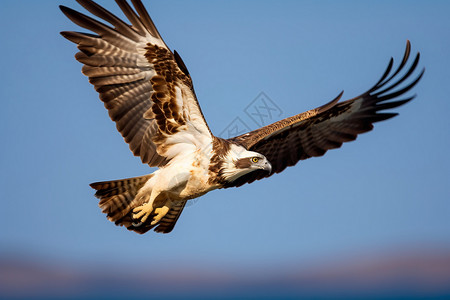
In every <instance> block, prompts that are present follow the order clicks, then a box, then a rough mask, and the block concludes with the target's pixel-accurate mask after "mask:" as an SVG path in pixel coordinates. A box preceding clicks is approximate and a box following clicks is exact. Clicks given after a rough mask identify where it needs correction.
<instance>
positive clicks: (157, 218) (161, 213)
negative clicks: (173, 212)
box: [151, 203, 170, 225]
mask: <svg viewBox="0 0 450 300" xmlns="http://www.w3.org/2000/svg"><path fill="white" fill-rule="evenodd" d="M169 210H170V206H168V204H167V203H166V205H164V206H163V207H158V208H157V209H155V213H156V216H154V217H153V221H152V223H151V225H155V224H157V223H158V222H159V221H161V219H162V218H164V216H165V215H166V214H167V213H168V212H169Z"/></svg>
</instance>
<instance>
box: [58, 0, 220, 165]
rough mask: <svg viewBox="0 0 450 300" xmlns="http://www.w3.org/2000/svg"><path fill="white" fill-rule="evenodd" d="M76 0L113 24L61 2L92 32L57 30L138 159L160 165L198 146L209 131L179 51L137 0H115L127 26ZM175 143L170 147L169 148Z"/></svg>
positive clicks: (72, 17)
mask: <svg viewBox="0 0 450 300" xmlns="http://www.w3.org/2000/svg"><path fill="white" fill-rule="evenodd" d="M78 2H79V3H80V4H81V5H82V6H83V7H84V8H86V9H87V10H88V11H89V12H91V13H92V14H93V15H95V16H97V17H99V18H101V19H103V20H104V21H106V22H108V23H110V24H111V25H112V26H113V27H111V26H109V25H106V24H104V23H101V22H99V21H97V20H94V19H92V18H90V17H88V16H86V15H84V14H82V13H79V12H77V11H75V10H72V9H70V8H67V7H64V6H60V8H61V10H62V11H63V13H64V14H65V15H66V16H67V17H68V18H69V19H70V20H72V21H73V22H74V23H75V24H77V25H79V26H81V27H83V28H86V29H88V30H91V31H92V32H94V33H95V34H89V33H79V32H67V31H65V32H61V34H62V35H63V36H64V37H65V38H67V39H68V40H70V41H72V42H74V43H76V44H77V45H78V49H79V50H80V52H78V53H77V54H76V56H75V58H76V59H77V60H78V61H80V62H81V63H83V64H84V66H83V68H82V72H83V74H85V75H86V76H88V77H89V82H90V83H92V84H93V85H94V87H95V89H96V91H97V92H99V94H100V99H101V100H102V101H103V102H104V104H105V107H106V108H107V109H108V112H109V116H110V117H111V119H112V120H113V121H114V122H116V126H117V129H118V130H119V132H120V133H121V134H122V136H123V137H124V139H125V141H126V142H127V143H128V144H129V145H130V149H131V151H132V152H133V154H134V155H136V156H140V157H141V160H142V162H143V163H147V164H149V165H150V166H162V165H164V164H166V163H167V162H168V161H169V160H170V159H171V158H172V157H174V156H176V155H177V154H178V153H180V151H183V148H182V147H176V145H182V144H184V145H186V144H189V145H192V144H195V146H196V147H199V148H201V147H203V146H204V145H205V143H206V144H207V143H210V142H211V140H212V134H211V132H210V130H209V128H208V125H207V124H206V121H205V118H204V117H203V114H202V112H201V109H200V106H199V104H198V102H197V99H196V96H195V93H194V88H193V85H192V80H191V77H190V75H189V73H188V71H187V69H186V67H185V65H184V63H183V62H182V60H181V58H180V56H179V55H178V54H177V53H176V52H175V54H173V53H172V52H171V51H170V49H169V48H168V47H167V45H166V44H165V43H164V41H163V40H162V38H161V36H160V34H159V33H158V30H157V29H156V27H155V25H154V24H153V22H152V20H151V18H150V16H149V15H148V13H147V11H146V9H145V8H144V6H143V5H142V3H141V2H140V1H139V0H132V3H133V5H134V8H135V10H136V11H134V10H133V8H132V7H131V6H130V5H129V4H128V3H127V2H126V1H125V0H117V1H116V2H117V3H118V5H119V6H120V8H121V9H122V11H123V13H124V14H125V16H126V17H127V18H128V20H129V21H130V22H131V24H132V25H128V24H126V23H125V22H123V21H122V20H121V19H119V18H117V17H116V16H115V15H113V14H112V13H110V12H109V11H107V10H106V9H104V8H103V7H101V6H100V5H98V4H96V3H95V2H93V1H91V0H78ZM173 146H175V147H173Z"/></svg>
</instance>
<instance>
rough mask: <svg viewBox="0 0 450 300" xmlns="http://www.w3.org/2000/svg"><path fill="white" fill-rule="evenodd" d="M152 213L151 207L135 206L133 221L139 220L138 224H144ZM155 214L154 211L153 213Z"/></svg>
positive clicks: (148, 205) (147, 205)
mask: <svg viewBox="0 0 450 300" xmlns="http://www.w3.org/2000/svg"><path fill="white" fill-rule="evenodd" d="M152 211H153V205H152V204H151V203H146V204H144V205H141V206H137V207H135V208H134V209H133V219H137V220H139V219H141V220H140V222H141V223H144V222H145V221H147V218H148V217H149V216H150V214H151V213H152ZM155 212H156V211H155Z"/></svg>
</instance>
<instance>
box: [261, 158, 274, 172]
mask: <svg viewBox="0 0 450 300" xmlns="http://www.w3.org/2000/svg"><path fill="white" fill-rule="evenodd" d="M262 169H263V170H264V171H267V172H269V173H271V172H272V165H271V164H270V162H268V161H266V162H265V163H264V166H263V168H262Z"/></svg>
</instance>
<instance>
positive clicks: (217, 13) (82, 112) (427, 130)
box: [0, 1, 450, 271]
mask: <svg viewBox="0 0 450 300" xmlns="http://www.w3.org/2000/svg"><path fill="white" fill-rule="evenodd" d="M99 2H100V3H102V4H104V5H105V6H106V7H107V8H108V9H110V10H111V11H112V12H115V13H119V10H118V8H117V6H116V5H115V3H112V1H111V2H109V1H99ZM144 2H145V4H146V6H147V8H148V10H149V12H150V14H151V16H152V18H153V20H154V22H155V24H156V25H157V27H158V29H159V31H160V33H161V34H162V36H163V37H164V39H165V41H166V43H167V44H168V45H169V47H171V49H172V50H173V49H176V50H177V51H178V52H179V53H180V54H181V56H182V57H183V60H184V62H185V63H186V65H187V67H188V69H189V71H190V73H191V76H192V78H193V80H194V85H195V89H196V93H197V96H198V98H199V101H200V104H201V106H202V109H203V112H204V114H205V116H206V119H207V121H208V123H209V126H210V127H211V129H212V131H213V132H214V133H215V134H219V133H220V132H222V131H223V130H224V129H225V128H226V127H227V126H228V125H229V123H230V122H231V121H233V120H234V119H235V118H236V117H239V118H241V120H243V121H244V122H245V123H246V124H248V126H249V127H251V128H252V129H255V128H256V125H255V124H254V123H252V120H251V119H250V118H249V117H248V116H247V115H246V114H245V112H244V109H245V108H246V106H247V105H248V104H250V103H251V102H252V101H253V100H254V99H255V97H257V96H258V94H259V93H260V92H264V93H265V94H266V95H267V96H268V97H269V98H270V99H271V100H272V101H273V102H275V103H276V104H277V106H278V107H279V108H280V109H281V110H282V115H281V117H279V118H284V117H288V116H290V115H293V114H297V113H300V112H303V111H305V110H307V109H311V108H315V107H317V106H320V105H322V104H324V103H325V102H328V101H329V100H331V99H332V98H334V97H335V96H336V95H337V94H338V93H339V92H340V91H341V90H344V91H345V92H344V97H343V98H344V99H348V98H351V97H354V96H357V95H359V94H360V93H362V92H364V91H366V90H367V89H368V88H370V87H371V86H372V85H373V84H374V83H375V82H376V81H377V80H378V79H379V77H380V76H381V75H382V73H383V72H384V70H385V68H386V66H387V63H388V61H389V58H390V57H391V56H393V57H394V59H395V62H399V61H400V59H401V57H402V55H403V52H404V48H405V44H406V40H407V39H409V40H410V41H411V44H412V53H413V54H415V53H416V52H417V51H420V52H421V61H420V66H419V68H422V67H425V68H426V72H425V75H424V77H423V79H422V80H421V81H420V82H419V84H418V85H417V86H416V87H415V88H414V89H413V91H412V92H410V94H411V95H412V94H417V98H416V99H415V100H414V101H412V102H411V103H408V104H407V105H405V106H403V107H400V108H398V109H397V110H396V111H398V112H400V116H399V117H396V118H394V119H391V120H389V121H386V122H382V123H378V124H376V126H375V130H374V131H372V132H370V133H367V134H364V135H361V136H359V137H358V139H357V140H356V141H355V142H351V143H347V144H345V145H344V146H343V147H342V148H341V149H338V150H332V151H329V152H328V153H327V154H326V155H325V156H324V157H321V158H313V159H309V160H307V161H302V162H300V163H299V164H297V166H295V167H291V168H289V169H287V170H285V171H284V172H283V173H281V174H277V175H275V176H273V177H271V178H269V179H265V180H263V181H259V182H256V183H253V184H251V185H246V186H243V187H240V188H238V189H236V188H234V189H227V190H218V191H213V192H211V193H209V194H207V195H205V196H203V197H201V198H200V199H198V201H196V202H195V203H193V205H191V206H189V207H187V208H186V209H185V211H184V212H183V214H182V216H181V218H180V219H179V221H178V223H177V225H176V227H175V230H174V231H173V232H172V233H170V234H168V235H161V234H156V233H154V232H150V233H148V234H145V235H138V234H135V233H133V232H128V231H127V230H125V229H124V228H120V227H116V226H115V225H114V224H112V223H110V222H109V221H107V220H106V218H105V216H104V215H103V214H102V213H101V212H100V209H99V208H98V207H97V199H96V198H94V196H93V194H94V191H93V190H92V189H91V188H90V187H89V185H88V184H89V183H91V182H95V181H103V180H111V179H121V178H127V177H133V176H138V175H143V174H146V173H149V172H151V171H152V170H150V169H149V168H148V167H147V166H145V165H142V164H141V163H140V159H139V158H136V157H133V155H132V154H131V152H130V151H129V149H128V145H127V144H126V143H125V142H124V141H123V139H122V137H121V136H120V134H119V133H118V132H117V131H116V129H115V125H114V124H113V122H112V121H110V119H109V117H108V115H107V112H106V110H105V109H104V108H103V104H102V103H101V101H100V100H99V99H98V95H97V93H96V92H95V91H94V89H93V87H92V86H91V85H90V84H89V83H88V80H87V78H86V77H85V76H84V75H82V74H81V71H80V69H81V64H80V63H78V62H77V61H75V59H74V54H75V53H76V52H77V49H76V47H75V45H74V44H72V43H71V42H69V41H67V40H65V39H64V38H62V37H61V36H60V35H59V32H60V31H63V30H75V31H83V30H82V29H80V28H79V27H77V26H76V25H74V24H73V23H71V22H70V21H69V20H68V19H67V18H66V17H65V16H64V15H63V14H62V13H61V12H60V11H59V8H58V5H59V4H64V5H67V6H69V7H72V8H76V9H80V10H81V11H83V9H82V8H81V7H80V6H79V5H78V4H77V3H75V1H3V2H2V8H1V10H0V36H1V37H2V42H1V47H0V57H1V58H0V61H1V73H0V82H1V89H0V99H1V103H2V109H1V110H0V124H1V128H2V130H1V133H0V134H1V141H2V146H1V148H0V154H1V155H0V163H1V165H0V166H1V172H0V176H1V177H0V182H1V183H0V184H1V189H0V201H1V208H0V211H1V215H2V217H1V218H0V226H1V230H0V255H10V254H11V253H15V254H17V255H19V256H20V255H23V256H27V257H32V258H33V257H37V258H39V259H41V260H53V259H55V260H59V261H69V262H72V263H82V264H91V263H98V262H101V263H105V264H110V265H138V264H139V263H142V262H144V263H145V265H140V267H144V268H150V267H151V266H159V267H161V268H162V267H164V266H165V268H166V270H168V271H170V270H172V269H173V270H175V269H176V268H177V264H181V265H195V264H197V263H206V264H210V265H215V266H223V267H229V266H236V267H242V268H250V267H252V266H255V265H267V266H274V265H277V264H286V263H290V262H296V263H300V264H301V263H303V262H305V263H306V262H308V261H323V260H332V259H334V258H339V257H343V256H349V255H350V256H351V255H359V254H364V253H376V252H378V251H386V250H390V249H408V250H410V249H415V248H417V249H419V248H421V247H428V248H439V249H450V189H449V184H450V160H449V156H448V149H449V147H450V131H449V129H450V118H449V112H450V99H449V95H450V50H449V49H450V37H449V32H450V18H449V17H448V15H449V12H450V2H448V1H195V2H188V1H161V2H157V1H144ZM120 16H122V15H121V14H120ZM279 118H278V119H279ZM276 120H277V119H274V120H273V121H276ZM405 251H406V250H405Z"/></svg>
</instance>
